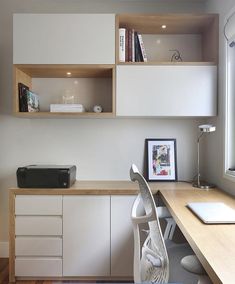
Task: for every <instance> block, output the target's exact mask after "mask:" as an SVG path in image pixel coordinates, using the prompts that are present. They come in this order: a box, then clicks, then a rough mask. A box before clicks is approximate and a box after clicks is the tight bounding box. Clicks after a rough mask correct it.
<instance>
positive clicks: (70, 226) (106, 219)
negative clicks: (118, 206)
mask: <svg viewBox="0 0 235 284" xmlns="http://www.w3.org/2000/svg"><path fill="white" fill-rule="evenodd" d="M63 275H64V276H109V275H110V196H64V200H63Z"/></svg>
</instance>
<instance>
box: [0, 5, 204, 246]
mask: <svg viewBox="0 0 235 284" xmlns="http://www.w3.org/2000/svg"><path fill="white" fill-rule="evenodd" d="M203 7H204V5H203V3H202V2H200V1H199V2H198V1H196V2H188V1H187V2H184V1H183V2H180V1H176V0H172V1H166V0H164V1H156V0H153V1H147V0H143V1H141V0H139V1H123V0H103V1H101V0H100V1H99V0H93V1H92V0H83V1H79V0H20V1H19V0H1V4H0V134H1V136H0V137H1V138H0V249H1V242H3V241H7V239H8V232H7V231H8V188H9V187H11V186H14V185H16V178H15V173H16V169H17V168H18V167H19V166H24V165H28V164H38V163H55V164H75V165H77V168H78V173H77V178H78V179H83V180H84V179H90V180H96V179H100V180H102V179H112V180H121V179H129V176H128V171H129V167H130V165H131V163H133V162H134V163H136V164H137V165H138V166H139V167H140V170H141V171H142V170H143V166H144V158H145V155H144V140H145V138H157V137H159V138H168V137H174V138H176V139H177V148H178V172H179V179H183V180H189V179H191V178H192V177H193V175H194V174H195V170H196V131H197V125H198V124H199V123H201V121H200V122H199V121H197V120H195V119H182V120H180V119H87V120H85V119H20V118H15V117H13V116H12V13H31V12H32V13H57V12H58V13H99V12H100V13H106V12H110V13H119V12H127V13H133V12H140V13H143V12H148V13H161V12H200V11H202V10H203ZM32 24H33V23H32Z"/></svg>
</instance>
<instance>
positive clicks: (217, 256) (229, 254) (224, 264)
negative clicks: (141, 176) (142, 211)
mask: <svg viewBox="0 0 235 284" xmlns="http://www.w3.org/2000/svg"><path fill="white" fill-rule="evenodd" d="M160 196H161V198H162V200H163V201H164V203H165V204H166V206H167V208H168V209H169V210H170V212H171V214H172V216H173V218H174V219H175V221H176V223H177V225H178V226H179V228H180V230H181V231H182V233H183V234H184V236H185V238H186V239H187V241H188V242H189V244H190V246H191V247H192V249H193V250H194V252H195V254H196V255H197V257H198V258H199V260H200V262H201V263H202V265H203V266H204V268H205V270H206V271H207V273H208V275H209V277H210V278H211V280H212V282H213V283H226V284H229V283H234V282H235V278H234V277H235V276H234V275H235V274H234V268H235V224H213V225H212V224H204V223H202V222H201V221H200V220H199V219H198V218H197V217H196V216H195V215H194V214H193V213H192V212H191V211H190V210H189V209H188V208H187V207H186V204H187V203H188V202H206V201H208V202H213V201H217V202H223V203H225V204H227V205H228V206H230V207H231V208H233V209H235V199H234V198H233V197H231V196H229V195H228V194H226V193H225V192H222V191H220V190H218V189H213V190H209V191H204V190H199V189H196V188H195V189H193V188H192V190H182V191H175V190H164V191H163V190H160Z"/></svg>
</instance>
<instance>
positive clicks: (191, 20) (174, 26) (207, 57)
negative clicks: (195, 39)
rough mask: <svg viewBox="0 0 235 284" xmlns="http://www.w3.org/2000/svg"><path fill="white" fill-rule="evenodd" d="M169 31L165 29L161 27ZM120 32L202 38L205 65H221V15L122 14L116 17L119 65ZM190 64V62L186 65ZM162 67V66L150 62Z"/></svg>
mask: <svg viewBox="0 0 235 284" xmlns="http://www.w3.org/2000/svg"><path fill="white" fill-rule="evenodd" d="M163 24H164V25H166V26H167V28H166V29H162V28H161V26H162V25H163ZM119 28H127V29H134V30H135V31H137V32H139V33H140V34H150V35H154V34H156V35H157V34H161V35H170V34H174V35H177V34H179V35H180V34H185V35H186V34H199V35H201V36H202V46H201V51H202V62H213V63H214V64H217V63H218V46H219V34H218V32H219V16H218V14H119V15H117V16H116V42H117V44H116V63H117V64H119V48H118V42H119V38H118V34H119V31H118V29H119ZM183 63H184V64H187V62H183ZM145 64H146V65H148V64H150V65H151V64H160V62H147V63H145Z"/></svg>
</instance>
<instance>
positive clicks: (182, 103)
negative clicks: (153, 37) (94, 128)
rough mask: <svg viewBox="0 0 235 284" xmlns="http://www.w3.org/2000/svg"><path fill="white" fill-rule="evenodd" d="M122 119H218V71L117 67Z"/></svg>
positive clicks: (205, 67)
mask: <svg viewBox="0 0 235 284" xmlns="http://www.w3.org/2000/svg"><path fill="white" fill-rule="evenodd" d="M116 97H117V106H116V107H117V115H118V116H214V115H216V112H217V107H216V106H217V102H216V97H217V67H216V66H205V65H201V66H199V65H198V66H195V65H187V66H182V65H178V66H177V65H170V66H169V65H161V66H117V94H116Z"/></svg>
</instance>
